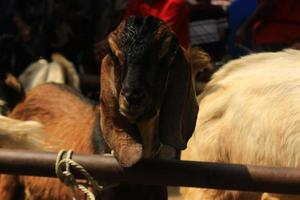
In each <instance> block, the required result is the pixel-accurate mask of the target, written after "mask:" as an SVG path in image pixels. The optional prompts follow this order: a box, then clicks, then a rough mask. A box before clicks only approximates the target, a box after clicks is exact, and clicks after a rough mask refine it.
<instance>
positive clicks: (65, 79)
mask: <svg viewBox="0 0 300 200" xmlns="http://www.w3.org/2000/svg"><path fill="white" fill-rule="evenodd" d="M19 80H20V82H21V83H22V85H23V86H24V88H25V91H26V92H28V91H29V90H30V89H32V88H34V87H36V86H38V85H40V84H43V83H47V82H54V83H62V84H66V85H69V86H70V87H72V88H74V89H76V90H79V76H78V75H77V73H76V70H75V68H74V65H73V64H72V63H71V62H70V61H68V60H67V59H66V58H65V57H63V56H62V55H61V54H58V53H55V54H53V55H52V62H50V63H48V61H47V60H44V59H40V60H38V61H37V62H34V63H32V64H31V65H29V66H28V68H27V69H26V70H25V71H24V72H23V74H21V75H20V76H19Z"/></svg>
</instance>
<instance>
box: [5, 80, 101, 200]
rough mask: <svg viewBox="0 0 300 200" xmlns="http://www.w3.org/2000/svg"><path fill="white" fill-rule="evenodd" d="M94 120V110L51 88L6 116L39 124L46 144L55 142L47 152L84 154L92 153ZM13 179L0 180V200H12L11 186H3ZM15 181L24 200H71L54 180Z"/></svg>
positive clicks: (36, 92)
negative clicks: (24, 195) (20, 189)
mask: <svg viewBox="0 0 300 200" xmlns="http://www.w3.org/2000/svg"><path fill="white" fill-rule="evenodd" d="M53 97H55V98H53ZM95 116H96V115H95V107H93V106H92V105H91V104H89V103H88V102H86V101H84V100H83V99H82V98H81V97H80V96H76V95H74V93H72V92H69V91H68V90H66V89H64V87H63V86H57V85H54V84H45V85H41V86H38V87H37V88H35V89H33V90H31V91H30V92H29V93H28V95H27V96H26V98H25V100H24V101H23V102H22V103H20V104H19V105H18V106H17V107H16V108H15V109H14V111H13V112H12V113H11V114H10V117H12V118H16V119H21V120H36V121H39V122H41V123H43V124H44V127H45V133H46V135H45V137H46V140H47V141H52V142H53V141H57V143H56V146H55V147H54V148H53V149H51V150H54V151H58V150H60V149H73V150H74V152H77V153H88V154H91V153H93V148H92V138H91V137H92V134H91V133H92V132H93V127H94V126H93V125H94V123H95ZM74 138H76V140H75V139H74ZM13 179H15V178H14V177H12V176H6V175H2V176H1V180H0V188H1V189H0V191H1V190H5V191H6V192H5V191H1V192H0V199H1V200H5V199H14V198H8V196H9V193H10V192H11V190H13V185H11V187H10V188H8V187H7V186H5V185H7V184H8V183H7V181H9V182H13ZM4 180H6V181H4ZM18 180H19V181H20V183H22V185H24V187H25V191H26V194H27V195H28V197H27V198H28V199H53V200H62V199H72V195H71V193H70V190H69V189H68V188H67V187H66V186H64V185H63V184H62V183H60V182H59V180H58V179H50V178H38V177H20V178H19V179H18ZM3 188H4V189H3ZM5 188H7V189H5Z"/></svg>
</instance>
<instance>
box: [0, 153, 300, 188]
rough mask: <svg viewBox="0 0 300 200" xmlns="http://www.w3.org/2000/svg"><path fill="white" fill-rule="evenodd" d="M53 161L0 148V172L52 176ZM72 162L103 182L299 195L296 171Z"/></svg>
mask: <svg viewBox="0 0 300 200" xmlns="http://www.w3.org/2000/svg"><path fill="white" fill-rule="evenodd" d="M55 159H56V153H45V152H32V151H20V150H18V151H16V150H5V149H0V173H6V174H22V175H31V176H47V177H54V176H55V173H54V164H55ZM73 159H74V160H75V161H76V162H78V163H80V164H82V165H83V166H84V167H85V168H86V169H87V170H88V171H89V172H90V173H91V174H92V176H93V177H94V178H96V179H98V180H101V181H106V182H129V183H136V184H152V185H173V186H187V187H203V188H219V189H229V190H245V191H264V192H273V193H287V194H300V169H299V168H298V169H294V168H271V167H259V166H246V165H228V164H220V163H208V162H191V161H173V160H143V161H141V162H140V163H138V164H137V165H135V166H134V167H132V168H126V169H124V168H122V167H121V166H120V165H119V164H118V162H117V161H116V159H115V158H113V157H105V156H99V155H78V154H75V155H74V156H73Z"/></svg>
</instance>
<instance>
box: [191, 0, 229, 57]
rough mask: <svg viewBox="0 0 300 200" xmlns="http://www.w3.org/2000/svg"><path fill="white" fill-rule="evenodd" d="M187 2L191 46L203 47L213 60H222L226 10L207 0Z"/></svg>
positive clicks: (224, 47)
mask: <svg viewBox="0 0 300 200" xmlns="http://www.w3.org/2000/svg"><path fill="white" fill-rule="evenodd" d="M189 4H190V17H189V18H190V22H189V28H190V40H191V46H192V47H200V48H201V49H203V50H204V51H205V52H207V53H208V54H209V55H210V56H211V58H212V60H213V62H218V61H220V60H222V58H223V57H224V55H225V53H226V34H227V28H228V23H227V15H226V12H225V11H224V10H223V9H222V7H221V6H215V5H211V2H210V1H209V0H205V1H204V0H199V1H196V0H194V1H192V0H189Z"/></svg>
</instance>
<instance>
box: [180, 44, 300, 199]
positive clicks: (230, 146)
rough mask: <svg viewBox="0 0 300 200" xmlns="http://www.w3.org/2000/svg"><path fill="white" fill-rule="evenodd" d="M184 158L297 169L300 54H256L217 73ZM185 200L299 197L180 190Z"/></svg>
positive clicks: (201, 101) (203, 98)
mask: <svg viewBox="0 0 300 200" xmlns="http://www.w3.org/2000/svg"><path fill="white" fill-rule="evenodd" d="M199 104H200V110H199V113H198V119H197V125H196V129H195V132H194V135H193V137H192V138H191V139H190V141H189V144H188V148H187V150H186V151H184V152H183V154H182V159H183V160H198V161H215V162H225V163H242V164H253V165H265V166H266V165H267V166H282V167H300V51H297V50H291V49H288V50H285V51H282V52H277V53H259V54H254V55H250V56H246V57H243V58H241V59H237V60H234V61H231V62H230V63H228V64H226V65H224V66H223V67H222V68H221V69H220V70H219V71H218V72H216V73H215V74H214V76H213V78H212V80H211V81H210V82H209V83H208V84H207V86H206V87H205V89H204V92H203V93H202V94H201V96H200V97H199ZM182 192H183V196H184V198H183V199H186V200H196V199H197V200H198V199H199V200H210V199H212V200H216V199H218V200H221V199H247V200H248V199H265V200H266V199H272V198H274V199H300V197H298V196H277V197H272V194H264V195H263V196H262V194H259V193H251V194H250V193H240V192H229V191H217V190H208V189H195V188H185V189H183V190H182Z"/></svg>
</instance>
